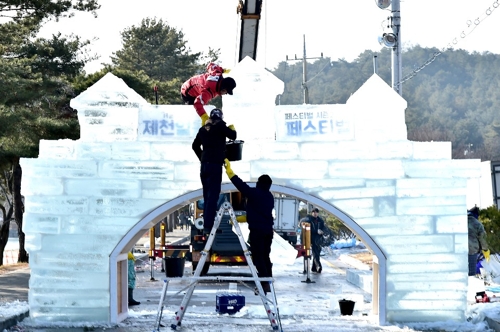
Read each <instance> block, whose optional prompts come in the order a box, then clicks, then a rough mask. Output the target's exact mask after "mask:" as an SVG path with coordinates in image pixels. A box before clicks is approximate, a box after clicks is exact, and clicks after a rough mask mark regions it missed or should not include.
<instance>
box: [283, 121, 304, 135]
mask: <svg viewBox="0 0 500 332" xmlns="http://www.w3.org/2000/svg"><path fill="white" fill-rule="evenodd" d="M286 131H287V135H289V136H300V135H302V122H300V121H288V122H287V123H286Z"/></svg>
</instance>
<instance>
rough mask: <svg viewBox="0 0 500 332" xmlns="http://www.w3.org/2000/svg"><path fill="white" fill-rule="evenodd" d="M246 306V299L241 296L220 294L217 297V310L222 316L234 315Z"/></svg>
mask: <svg viewBox="0 0 500 332" xmlns="http://www.w3.org/2000/svg"><path fill="white" fill-rule="evenodd" d="M244 306H245V297H244V296H243V295H240V294H231V293H220V294H217V295H216V306H215V310H216V311H217V312H218V313H220V314H234V313H236V312H238V311H240V309H241V308H243V307H244Z"/></svg>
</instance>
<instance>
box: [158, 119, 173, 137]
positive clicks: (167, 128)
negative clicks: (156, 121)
mask: <svg viewBox="0 0 500 332" xmlns="http://www.w3.org/2000/svg"><path fill="white" fill-rule="evenodd" d="M173 134H174V120H161V121H160V135H162V136H171V135H173Z"/></svg>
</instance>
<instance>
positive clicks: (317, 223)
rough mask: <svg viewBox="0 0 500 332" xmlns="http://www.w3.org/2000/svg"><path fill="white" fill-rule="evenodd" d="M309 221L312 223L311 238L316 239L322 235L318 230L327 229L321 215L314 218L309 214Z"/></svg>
mask: <svg viewBox="0 0 500 332" xmlns="http://www.w3.org/2000/svg"><path fill="white" fill-rule="evenodd" d="M307 222H308V223H310V224H311V240H313V241H315V239H316V238H319V237H321V236H322V235H319V234H318V230H319V229H321V230H322V231H323V232H324V231H325V222H324V221H323V219H321V217H319V216H318V217H316V218H314V217H313V216H312V215H308V216H307Z"/></svg>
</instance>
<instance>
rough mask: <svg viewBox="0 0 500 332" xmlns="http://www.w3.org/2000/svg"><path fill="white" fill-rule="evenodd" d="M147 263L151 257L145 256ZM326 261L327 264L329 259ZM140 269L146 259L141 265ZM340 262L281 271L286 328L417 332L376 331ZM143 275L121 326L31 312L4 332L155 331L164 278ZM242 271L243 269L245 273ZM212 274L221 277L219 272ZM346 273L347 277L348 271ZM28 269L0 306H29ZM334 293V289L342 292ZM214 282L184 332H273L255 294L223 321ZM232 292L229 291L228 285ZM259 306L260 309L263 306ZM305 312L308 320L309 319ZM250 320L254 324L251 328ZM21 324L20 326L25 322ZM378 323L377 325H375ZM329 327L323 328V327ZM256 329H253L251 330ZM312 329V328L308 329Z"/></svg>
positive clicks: (198, 298)
mask: <svg viewBox="0 0 500 332" xmlns="http://www.w3.org/2000/svg"><path fill="white" fill-rule="evenodd" d="M174 233H175V234H170V237H171V238H170V239H169V240H170V241H171V242H175V241H176V239H174V238H173V237H174V236H176V237H177V240H179V239H181V238H183V237H184V236H185V235H186V234H187V232H186V231H184V232H174ZM145 259H146V261H147V255H146V256H145ZM325 261H327V259H325ZM157 263H159V262H157ZM137 264H139V265H140V264H141V260H140V259H139V260H138V261H137ZM342 264H343V263H342V262H341V261H339V260H336V261H335V262H334V264H332V263H328V262H327V263H326V264H325V263H324V266H323V269H324V270H323V274H322V275H315V274H312V275H311V276H310V278H311V279H310V281H313V282H314V284H310V283H307V282H304V281H307V280H306V276H304V275H303V274H302V273H300V272H301V271H300V270H301V268H302V265H301V260H297V262H296V264H294V265H293V266H291V267H289V268H285V269H280V272H279V275H275V278H276V279H277V280H278V279H279V280H280V282H279V283H276V292H277V294H279V306H280V313H281V316H282V323H283V328H284V329H285V330H287V331H318V330H324V331H331V330H336V331H416V330H411V329H407V328H406V329H399V328H398V327H395V326H393V327H388V328H387V329H386V328H385V327H379V326H377V322H376V316H373V315H371V314H370V311H371V303H370V301H371V296H370V294H367V293H365V292H363V291H362V290H360V289H359V288H357V287H354V286H352V285H351V284H348V283H346V282H345V269H346V266H345V265H344V266H343V265H342ZM143 267H144V270H143V271H142V272H140V271H139V272H138V284H137V288H136V291H135V294H136V296H135V298H136V299H137V300H139V301H141V305H140V306H137V307H133V308H130V310H129V318H128V319H126V320H125V321H124V322H122V323H120V325H119V326H116V327H105V328H102V327H92V326H90V327H89V326H81V327H74V326H71V327H68V328H64V327H59V326H58V328H39V327H36V326H35V327H30V324H29V321H30V318H28V319H24V318H25V317H26V316H28V312H26V311H24V312H21V313H18V314H16V315H10V316H8V317H2V313H1V312H0V331H3V330H4V329H8V330H7V331H9V332H14V331H25V332H28V331H29V332H52V331H53V332H63V331H64V332H65V331H71V332H80V331H82V332H83V331H98V330H99V331H103V330H105V331H106V332H143V331H144V332H147V331H149V332H151V331H152V330H153V327H154V321H155V318H156V314H157V308H158V301H159V297H160V295H161V285H162V284H163V279H164V277H165V273H164V272H161V266H160V265H159V264H155V265H154V269H153V276H154V278H155V280H151V270H150V269H149V268H150V266H148V265H143ZM242 269H243V268H242ZM211 270H212V268H211ZM212 271H213V273H221V271H214V270H212ZM343 271H344V272H343ZM29 272H30V270H29V268H24V269H21V270H17V271H14V272H10V273H7V274H4V275H0V305H1V304H2V303H11V302H14V301H16V300H19V301H28V285H29ZM190 273H191V264H190V263H189V262H187V263H186V266H185V276H189V275H190ZM186 283H187V281H181V280H180V281H179V282H176V283H174V282H172V283H171V285H169V297H170V295H172V294H174V293H175V292H177V291H179V290H181V289H182V288H183V287H185V286H186V285H187V284H186ZM339 285H340V289H338V291H335V289H336V288H335V287H339ZM218 287H219V288H220V287H222V286H217V285H216V284H214V283H211V284H210V283H205V284H203V285H200V286H199V287H197V288H196V289H197V291H196V293H195V294H194V296H193V298H192V301H191V302H190V308H189V310H188V311H187V312H186V315H185V317H184V320H183V324H182V328H180V330H182V331H203V332H205V331H232V330H239V331H240V332H246V331H252V332H253V331H269V329H270V326H269V320H268V319H267V317H266V316H265V315H262V312H261V311H262V302H260V299H259V297H257V296H255V295H253V294H252V291H251V290H250V289H245V288H238V289H239V290H240V289H241V292H242V293H243V294H244V295H245V298H246V306H245V308H244V309H243V310H242V311H241V315H240V316H238V314H240V313H238V314H237V315H234V316H231V317H227V316H221V315H218V314H217V313H216V312H215V310H214V309H215V308H214V298H215V293H216V291H217V288H218ZM225 287H226V288H227V286H225ZM343 296H354V297H356V296H358V298H357V300H356V301H357V302H356V307H355V312H354V314H353V316H340V312H339V307H338V300H339V298H340V297H343ZM181 297H182V294H181V295H180V297H179V298H178V299H177V300H175V301H173V302H175V303H167V304H166V305H165V309H164V318H163V320H162V323H163V324H165V325H167V327H166V328H162V329H161V330H162V331H167V330H170V328H168V325H169V324H170V323H171V321H172V319H173V317H174V312H175V311H176V310H177V309H178V305H179V304H180V299H181ZM259 302H260V304H259ZM303 311H306V314H307V315H304V313H303ZM249 318H250V321H251V324H249ZM23 319H24V321H23V322H22V323H21V324H17V322H18V321H21V320H23ZM374 319H375V320H374ZM318 322H320V323H318ZM318 324H324V325H318ZM250 325H251V326H250ZM307 326H309V327H312V328H309V327H307ZM347 326H352V329H346V327H347Z"/></svg>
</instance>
